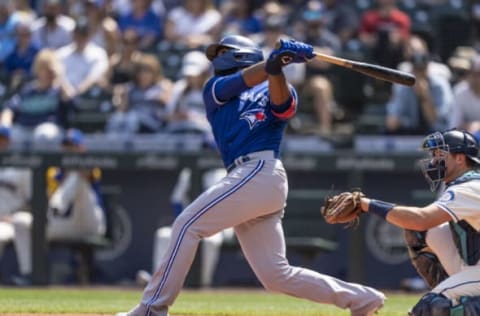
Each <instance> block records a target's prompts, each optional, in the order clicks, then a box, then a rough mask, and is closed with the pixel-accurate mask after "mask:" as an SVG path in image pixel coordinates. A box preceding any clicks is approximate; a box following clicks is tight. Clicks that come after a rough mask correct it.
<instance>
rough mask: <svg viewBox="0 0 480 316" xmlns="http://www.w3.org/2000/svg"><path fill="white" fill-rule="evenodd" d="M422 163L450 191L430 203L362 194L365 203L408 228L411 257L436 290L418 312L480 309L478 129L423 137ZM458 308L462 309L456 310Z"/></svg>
mask: <svg viewBox="0 0 480 316" xmlns="http://www.w3.org/2000/svg"><path fill="white" fill-rule="evenodd" d="M423 148H424V149H425V150H426V151H427V152H428V154H429V158H427V159H424V160H423V161H422V168H423V172H424V176H425V178H426V180H427V181H428V182H429V183H430V185H431V189H432V190H435V189H437V188H438V187H439V186H440V184H442V182H443V184H445V191H444V192H443V194H442V195H441V196H440V197H439V198H438V199H437V200H436V201H435V202H433V203H432V204H430V205H427V206H425V207H408V206H401V205H394V204H391V203H388V202H383V201H379V200H374V199H369V198H366V197H364V198H362V202H361V205H362V209H363V210H364V211H366V212H369V213H374V214H376V215H378V216H380V217H381V218H384V219H386V220H387V221H388V222H390V223H392V224H394V225H396V226H399V227H402V228H405V229H407V232H406V241H407V245H408V247H409V251H410V252H411V257H412V262H413V264H414V265H415V267H416V268H417V271H418V272H419V273H420V274H421V275H422V276H423V277H424V278H425V280H426V281H427V283H428V284H429V285H430V286H431V287H432V290H431V291H430V292H429V293H427V294H426V295H425V296H423V297H422V299H421V300H420V301H419V302H418V303H417V304H416V305H415V306H414V307H413V309H412V311H411V312H410V315H413V316H430V315H432V316H433V315H434V316H449V315H465V316H474V315H479V311H480V261H479V259H480V233H479V231H480V211H479V209H480V173H479V172H477V171H475V169H476V168H478V165H479V164H480V159H479V158H478V154H479V148H478V143H477V140H476V139H475V137H474V136H473V135H471V134H470V133H467V132H465V131H460V130H448V131H445V132H435V133H433V134H430V135H428V136H427V137H426V138H425V141H424V143H423ZM457 312H458V314H456V313H457Z"/></svg>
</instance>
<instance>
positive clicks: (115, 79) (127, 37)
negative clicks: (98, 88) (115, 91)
mask: <svg viewBox="0 0 480 316" xmlns="http://www.w3.org/2000/svg"><path fill="white" fill-rule="evenodd" d="M139 40H140V39H139V36H138V34H137V32H136V31H135V30H133V29H128V30H126V31H125V32H123V34H122V40H121V43H120V51H119V52H117V53H115V54H113V56H112V57H110V66H109V71H108V73H107V80H106V81H107V86H108V85H113V86H115V85H118V84H124V83H128V82H131V81H133V80H134V78H135V64H136V62H137V61H138V60H139V59H140V58H141V56H142V53H141V52H140V51H139V50H138V43H139Z"/></svg>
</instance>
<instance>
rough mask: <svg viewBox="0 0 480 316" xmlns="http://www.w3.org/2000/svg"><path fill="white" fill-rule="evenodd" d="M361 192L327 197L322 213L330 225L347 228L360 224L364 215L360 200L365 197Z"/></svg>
mask: <svg viewBox="0 0 480 316" xmlns="http://www.w3.org/2000/svg"><path fill="white" fill-rule="evenodd" d="M364 196H365V194H363V193H362V192H361V191H353V192H342V193H340V194H337V195H334V196H331V197H328V196H327V197H326V198H325V202H324V204H323V206H322V208H321V210H320V213H321V214H322V215H323V218H325V221H326V222H327V223H329V224H347V227H350V226H355V225H356V224H358V221H359V216H360V215H361V214H362V207H361V205H360V199H361V198H362V197H364Z"/></svg>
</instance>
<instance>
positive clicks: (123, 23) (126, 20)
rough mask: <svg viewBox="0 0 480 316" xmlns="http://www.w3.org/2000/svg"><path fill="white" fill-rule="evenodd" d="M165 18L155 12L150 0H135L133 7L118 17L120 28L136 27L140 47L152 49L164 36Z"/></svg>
mask: <svg viewBox="0 0 480 316" xmlns="http://www.w3.org/2000/svg"><path fill="white" fill-rule="evenodd" d="M163 24H164V22H163V18H162V17H160V16H158V15H157V14H156V13H155V12H153V10H152V8H151V4H150V1H149V0H134V1H132V8H131V11H129V12H128V13H126V14H123V15H121V16H119V17H118V25H119V26H120V30H121V31H122V32H124V31H125V30H127V29H134V30H135V31H136V32H137V34H138V35H139V36H140V42H139V48H140V49H141V50H145V49H150V48H152V47H153V45H154V44H155V42H156V41H158V40H160V39H162V37H163V26H164V25H163Z"/></svg>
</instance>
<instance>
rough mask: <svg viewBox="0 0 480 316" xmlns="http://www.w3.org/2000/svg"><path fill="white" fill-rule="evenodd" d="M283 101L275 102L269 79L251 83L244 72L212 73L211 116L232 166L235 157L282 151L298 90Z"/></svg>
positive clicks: (206, 89) (206, 98)
mask: <svg viewBox="0 0 480 316" xmlns="http://www.w3.org/2000/svg"><path fill="white" fill-rule="evenodd" d="M289 87H290V91H291V94H292V96H293V97H292V98H291V99H290V100H288V102H286V103H285V104H282V105H272V104H271V103H270V95H269V90H268V82H267V81H265V82H263V83H261V84H259V85H257V86H254V87H251V88H250V87H248V86H247V85H246V84H245V82H244V80H243V77H242V74H241V72H237V73H235V74H232V75H228V76H215V77H212V78H211V79H210V80H209V81H208V82H207V83H206V84H205V87H204V91H203V98H204V101H205V106H206V112H207V119H208V121H209V122H210V125H211V126H212V130H213V134H214V137H215V141H216V143H217V146H218V149H219V150H220V153H221V155H222V159H223V163H224V165H225V166H226V167H228V166H229V165H230V164H231V163H233V161H234V160H235V158H237V157H240V156H243V155H246V154H249V153H252V152H257V151H262V150H273V151H274V152H275V155H276V157H278V155H279V149H280V143H281V141H282V137H283V133H284V130H285V127H286V126H287V121H288V119H289V118H291V117H292V116H293V115H294V114H295V112H296V109H297V94H296V92H295V89H294V88H293V87H292V86H289Z"/></svg>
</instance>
